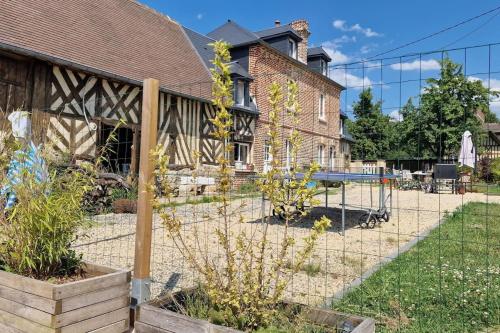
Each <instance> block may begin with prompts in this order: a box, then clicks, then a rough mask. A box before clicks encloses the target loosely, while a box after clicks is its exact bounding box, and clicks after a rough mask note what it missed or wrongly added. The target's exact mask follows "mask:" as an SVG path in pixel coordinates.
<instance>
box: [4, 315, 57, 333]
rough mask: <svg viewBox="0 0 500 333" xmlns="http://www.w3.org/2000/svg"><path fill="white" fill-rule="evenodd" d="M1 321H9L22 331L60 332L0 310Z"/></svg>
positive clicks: (9, 323) (39, 332) (12, 325)
mask: <svg viewBox="0 0 500 333" xmlns="http://www.w3.org/2000/svg"><path fill="white" fill-rule="evenodd" d="M0 323H8V325H9V326H10V327H12V328H15V329H18V330H20V331H22V332H36V333H58V330H56V329H53V328H50V327H47V326H43V325H40V324H37V323H34V322H32V321H30V320H28V319H25V318H21V317H19V316H16V315H13V314H12V313H8V312H5V311H3V310H0Z"/></svg>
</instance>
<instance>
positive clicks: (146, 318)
mask: <svg viewBox="0 0 500 333" xmlns="http://www.w3.org/2000/svg"><path fill="white" fill-rule="evenodd" d="M137 321H140V322H143V323H148V325H151V326H154V327H158V328H161V329H164V330H166V331H167V332H172V333H195V332H196V333H203V332H205V333H209V332H210V323H209V322H207V321H204V320H199V319H194V318H190V317H188V316H185V315H182V314H178V313H175V312H172V311H167V310H163V309H159V308H156V307H154V306H152V305H149V304H144V305H141V306H140V307H139V310H138V313H137Z"/></svg>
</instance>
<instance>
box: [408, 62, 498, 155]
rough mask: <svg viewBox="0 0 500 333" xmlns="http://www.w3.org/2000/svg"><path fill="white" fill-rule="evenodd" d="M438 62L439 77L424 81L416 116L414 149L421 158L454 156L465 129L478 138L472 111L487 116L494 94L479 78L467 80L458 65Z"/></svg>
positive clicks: (478, 126)
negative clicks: (418, 151) (416, 144)
mask: <svg viewBox="0 0 500 333" xmlns="http://www.w3.org/2000/svg"><path fill="white" fill-rule="evenodd" d="M440 63H441V74H440V77H439V78H438V79H433V78H432V79H428V80H427V83H428V87H426V88H425V91H424V93H423V94H422V97H421V105H420V110H419V111H420V112H419V115H418V117H419V123H420V125H421V126H420V132H419V131H416V132H415V135H418V134H419V133H420V136H419V140H418V145H419V147H418V148H420V151H421V156H422V157H438V158H442V157H449V156H456V155H457V154H458V151H459V149H460V142H461V139H462V134H463V133H464V132H465V131H466V130H468V131H470V132H471V133H472V135H473V138H475V139H476V140H477V139H479V138H480V137H481V136H482V135H483V130H482V126H481V121H480V120H479V118H478V117H477V116H476V112H477V111H483V112H484V113H485V114H487V115H488V118H491V115H490V111H489V107H488V105H489V103H488V100H489V96H490V94H491V95H493V96H496V94H497V93H496V92H491V91H490V90H489V89H488V88H485V87H484V86H483V84H482V82H481V81H479V80H477V81H471V80H468V79H467V77H465V75H464V74H463V72H462V66H461V65H459V64H456V63H454V62H453V61H452V60H450V59H449V58H445V59H443V60H442V61H441V62H440ZM404 121H405V120H404ZM408 121H410V120H408ZM413 141H415V140H413Z"/></svg>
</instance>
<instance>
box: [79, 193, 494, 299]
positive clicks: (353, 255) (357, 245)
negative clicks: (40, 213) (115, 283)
mask: <svg viewBox="0 0 500 333" xmlns="http://www.w3.org/2000/svg"><path fill="white" fill-rule="evenodd" d="M318 198H319V199H320V200H321V201H322V206H323V207H319V208H315V209H313V210H312V211H311V212H310V215H309V217H308V218H307V219H306V220H304V221H301V222H300V223H296V224H294V226H293V227H291V228H290V229H289V232H290V234H291V235H292V236H294V237H296V238H297V239H299V241H298V242H297V243H296V244H295V245H294V248H293V250H292V252H293V253H296V252H297V251H298V250H299V249H300V248H301V247H302V244H303V242H302V238H303V237H305V236H307V235H308V234H309V230H310V227H311V226H312V223H313V221H314V220H315V219H316V218H319V217H321V216H322V215H326V216H328V217H329V218H330V219H331V220H332V227H331V228H330V229H329V230H328V232H327V233H326V234H325V235H323V236H322V237H321V238H320V239H319V241H318V244H317V247H316V249H315V251H314V254H313V256H312V257H311V259H310V261H309V263H308V265H307V267H305V269H304V271H301V272H300V273H298V274H297V275H296V276H295V277H294V278H293V280H292V281H291V283H290V285H289V287H288V290H287V297H288V298H291V299H293V300H295V301H299V302H304V303H307V304H318V303H321V302H323V301H325V300H326V299H327V298H330V297H332V296H333V295H334V294H335V293H337V292H339V291H342V290H344V289H345V288H347V287H348V285H349V284H350V283H351V282H352V281H353V280H355V279H356V278H358V277H359V276H361V274H362V273H363V272H366V271H367V270H369V269H371V268H373V267H374V266H376V265H380V262H381V260H383V259H384V258H385V257H387V256H390V255H392V254H394V253H397V250H398V248H401V247H402V246H404V244H406V243H407V242H409V241H410V240H412V239H414V238H415V237H417V236H418V235H419V234H420V233H422V232H423V231H425V230H428V229H429V228H431V227H432V226H435V225H436V224H437V223H439V221H440V219H441V218H442V217H443V215H444V214H445V213H446V212H452V211H454V210H455V209H456V208H457V207H460V206H461V205H463V204H465V203H467V202H471V201H479V202H497V203H500V196H486V195H484V194H479V193H467V194H465V195H453V194H426V193H423V192H420V191H396V190H395V191H394V192H393V211H392V216H391V219H390V221H389V222H383V223H381V224H379V225H377V226H376V227H375V228H374V229H361V228H360V227H359V226H358V218H359V216H360V215H361V214H362V211H361V210H359V209H356V208H349V210H348V211H347V223H346V232H345V236H342V235H341V210H340V202H341V195H340V191H338V193H337V194H333V195H332V194H330V196H329V199H328V207H329V208H325V207H324V206H325V198H324V195H318ZM346 203H347V204H349V205H353V206H358V207H363V208H369V207H370V206H373V207H374V208H375V206H377V205H378V188H377V187H375V186H374V187H370V186H369V185H366V184H351V185H348V186H347V188H346ZM242 205H243V207H241V211H243V213H242V215H243V220H244V222H245V223H239V222H237V218H235V219H234V220H235V222H234V223H233V224H232V228H233V230H234V231H235V232H239V231H245V232H246V233H247V234H248V235H250V234H252V233H254V232H256V233H255V235H256V236H255V237H256V238H255V239H258V238H259V237H260V235H261V233H260V230H261V229H260V228H261V226H260V224H259V220H260V217H261V216H262V212H263V209H262V208H263V207H262V201H261V199H260V198H247V199H238V200H234V201H233V202H232V207H231V208H232V209H235V210H238V208H239V207H240V206H242ZM177 209H178V213H179V214H180V215H181V216H183V217H184V218H183V220H184V221H185V223H184V225H183V234H184V235H186V236H187V239H188V240H187V241H188V242H191V244H194V243H193V242H194V241H193V237H194V234H195V231H196V232H198V235H199V236H200V237H199V238H201V239H202V240H204V241H205V242H206V243H203V244H208V246H209V249H210V252H211V255H212V257H213V258H218V257H219V254H220V249H219V248H218V245H217V242H216V241H215V239H214V238H213V233H211V232H210V230H213V226H214V225H217V224H219V223H221V221H220V220H219V219H218V218H217V217H216V216H215V215H216V214H215V210H216V204H197V205H184V206H180V207H178V208H177ZM264 211H265V212H267V211H268V204H266V205H265V207H264ZM236 215H237V214H234V216H236ZM135 222H136V216H135V215H133V214H108V215H100V216H96V217H95V223H94V225H93V227H92V228H91V229H90V230H88V231H87V235H88V236H87V237H82V238H80V239H79V244H78V245H77V249H78V250H79V251H80V252H81V253H83V255H84V258H85V259H87V260H90V261H93V262H97V263H99V264H104V265H109V266H113V267H127V268H132V267H133V258H134V241H135V234H134V231H135ZM153 229H154V230H153V245H152V263H151V271H152V279H153V285H152V294H153V295H159V294H160V293H162V292H164V291H167V290H172V289H177V288H183V287H188V286H192V285H193V284H194V283H196V279H197V278H196V275H195V274H194V273H193V271H192V270H190V268H189V266H188V264H187V262H186V261H185V260H184V259H183V257H182V256H181V255H180V253H179V251H178V250H177V249H176V247H175V246H174V244H173V242H172V241H171V240H170V239H169V238H168V237H167V234H166V231H165V229H164V228H163V227H162V224H161V222H160V219H159V217H158V216H156V215H155V218H154V227H153ZM283 233H284V227H283V225H282V224H280V223H279V222H278V221H276V223H273V224H271V225H270V228H269V230H268V235H269V239H270V240H271V244H272V248H273V251H277V249H278V247H279V243H280V241H281V239H282V237H283ZM202 242H203V241H202ZM271 256H272V253H270V255H269V257H271ZM290 260H291V259H290Z"/></svg>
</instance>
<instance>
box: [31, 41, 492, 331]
mask: <svg viewBox="0 0 500 333" xmlns="http://www.w3.org/2000/svg"><path fill="white" fill-rule="evenodd" d="M446 57H449V58H450V59H452V60H453V61H455V62H457V63H459V64H461V65H462V71H463V73H464V75H465V76H466V77H467V78H468V79H470V80H480V81H482V82H483V85H484V86H485V87H487V88H489V89H490V90H491V91H500V85H499V83H500V44H490V45H484V46H475V47H470V48H460V49H453V50H443V51H438V52H429V53H427V52H426V53H419V54H414V55H409V56H401V57H394V58H384V59H378V60H370V61H365V62H358V63H352V64H346V65H334V66H331V67H330V68H329V76H330V78H332V79H333V80H335V81H337V82H338V83H340V84H341V85H343V86H344V87H345V89H344V90H342V92H341V93H340V96H339V99H338V101H336V102H332V104H331V105H329V106H328V107H327V108H326V109H325V110H323V111H321V112H326V114H327V117H329V116H332V117H338V115H339V112H341V111H342V112H343V113H345V114H347V116H348V117H349V118H350V119H351V120H354V115H353V109H352V105H353V104H354V103H355V102H356V101H357V100H358V96H359V94H360V92H361V91H363V90H365V89H366V88H371V89H372V92H373V102H374V104H375V103H377V102H378V103H380V110H381V111H382V112H383V113H384V114H389V115H391V117H392V118H393V121H394V124H395V123H396V121H400V120H401V110H402V108H403V105H404V103H405V102H406V100H408V98H410V97H413V98H414V100H415V106H416V107H418V106H419V105H420V104H419V103H420V100H421V96H422V94H423V93H424V90H423V89H424V87H425V86H426V85H427V83H426V82H427V81H426V80H427V79H429V78H438V77H439V71H440V67H439V61H440V60H442V59H444V58H446ZM436 63H437V64H438V65H436ZM289 75H291V74H290V73H288V72H287V73H278V74H276V73H261V74H257V75H253V76H254V79H255V80H256V82H259V83H256V84H263V83H260V82H267V81H265V80H263V81H259V78H264V77H271V80H272V79H273V78H275V79H276V80H278V81H280V80H281V81H280V82H283V81H284V82H286V80H287V77H289ZM293 78H294V79H295V80H297V81H299V82H300V80H301V76H300V74H297V73H295V74H293ZM204 84H207V85H209V84H211V83H210V82H207V83H200V82H196V83H193V84H192V86H190V87H186V86H184V87H183V89H182V91H183V92H185V93H189V91H201V89H202V88H201V86H200V85H204ZM170 88H171V89H172V90H173V91H175V90H176V88H179V87H170ZM303 88H304V89H302V87H301V86H300V85H299V94H303V95H306V94H307V93H308V89H311V90H312V88H310V87H308V86H304V87H303ZM253 89H254V90H253V91H258V92H259V94H262V93H263V92H264V91H266V89H267V88H265V87H255V86H254V88H253ZM314 93H315V94H316V95H314V96H315V97H314V99H316V97H317V94H318V91H317V90H315V92H314ZM253 98H254V99H257V100H258V98H259V96H253ZM260 98H262V96H260ZM488 101H489V108H490V109H491V110H492V111H493V112H497V114H498V106H499V104H500V100H499V99H498V97H496V96H489V98H488ZM257 106H259V105H257ZM52 111H53V110H39V111H38V112H40V113H41V114H42V115H43V114H45V113H47V114H53V113H51V112H52ZM304 113H306V115H305V116H304V117H310V118H311V119H313V121H312V122H311V124H312V125H311V126H312V128H310V129H308V131H309V136H307V138H306V139H305V140H304V142H303V149H301V150H300V151H299V155H298V156H297V158H298V160H299V164H301V165H306V164H308V163H309V162H310V161H313V160H315V161H319V162H320V164H322V167H323V169H324V170H325V171H335V172H341V173H365V174H366V173H377V172H378V171H377V170H378V167H379V166H384V167H385V168H386V172H388V173H395V174H398V175H399V176H400V178H398V180H397V181H396V182H394V183H391V184H390V185H389V184H388V185H387V189H388V188H389V186H390V187H391V188H392V197H391V198H390V204H389V199H387V197H384V200H386V199H387V201H385V203H386V204H387V206H388V208H390V210H389V211H390V218H389V220H388V221H384V220H382V219H377V221H376V223H375V224H374V225H373V228H371V227H368V228H367V227H362V226H361V225H360V224H361V222H360V221H362V219H364V218H366V213H367V212H368V213H370V212H372V211H377V210H378V209H379V208H380V207H379V191H380V189H381V185H380V182H379V181H346V182H345V203H346V204H347V205H348V207H347V210H346V225H345V235H342V230H341V215H342V213H341V208H342V206H341V204H342V191H341V187H339V183H338V182H331V183H324V182H317V183H316V186H317V194H316V198H317V199H318V200H319V204H318V205H316V206H314V207H310V208H308V210H309V215H308V217H307V218H305V219H303V220H300V221H296V222H294V223H293V224H292V226H291V228H290V232H291V234H292V236H293V237H294V238H296V239H298V240H300V239H302V238H303V237H304V236H306V235H307V234H308V231H309V229H310V228H311V227H312V224H313V221H314V220H315V219H317V218H320V217H321V216H323V215H325V216H327V217H329V218H330V219H331V220H332V226H331V227H330V228H329V229H328V230H327V232H326V233H325V234H324V235H322V236H321V237H320V239H319V241H318V245H317V247H316V248H315V250H314V253H313V254H312V256H311V257H310V258H309V259H308V261H307V262H306V264H304V265H303V266H302V268H301V270H300V272H299V273H298V274H296V275H295V276H294V277H293V279H292V281H291V283H290V284H289V286H288V288H287V289H286V298H287V299H290V300H293V301H296V302H300V303H304V304H308V305H313V306H322V307H327V308H333V309H336V310H340V311H343V312H347V313H354V314H359V315H362V316H369V317H372V318H374V319H375V320H376V321H377V330H378V331H380V332H476V331H481V332H483V331H484V332H498V330H500V326H499V325H500V243H499V239H500V185H499V184H498V183H495V182H491V181H490V182H486V181H483V180H480V179H479V175H476V174H473V175H471V176H468V178H467V177H465V178H459V179H456V180H455V181H453V182H444V183H443V184H441V187H439V188H438V190H436V191H434V192H435V193H428V192H429V191H426V185H428V184H430V183H432V182H433V181H432V175H430V174H427V175H425V174H424V173H425V172H426V171H429V170H430V169H432V166H433V165H434V164H435V163H436V162H437V161H441V162H442V161H445V160H446V161H450V162H456V160H457V156H411V157H410V156H400V157H398V156H395V155H391V156H382V155H381V156H376V158H373V157H372V158H370V160H371V161H364V162H362V163H361V164H355V163H354V162H351V161H350V159H351V151H350V148H349V146H348V147H347V148H345V150H343V149H344V148H341V147H339V146H338V145H340V143H338V144H337V146H336V147H335V152H336V153H338V154H339V155H342V156H338V155H335V156H329V155H328V154H327V152H326V151H324V153H323V154H321V155H320V154H319V152H318V145H323V143H322V141H321V139H320V136H319V135H314V133H316V132H317V131H319V128H320V126H322V124H321V122H320V121H319V120H318V116H319V114H320V109H319V106H318V105H317V104H314V105H312V106H311V107H305V106H304ZM38 116H40V114H38V115H37V117H38ZM34 117H35V115H34ZM262 117H263V120H264V124H265V120H266V119H267V116H266V115H263V116H262ZM42 118H43V116H40V119H42ZM285 118H286V115H283V119H285ZM332 119H333V118H332ZM48 121H49V122H50V120H48ZM46 124H47V120H45V122H44V121H40V122H36V121H34V123H33V131H34V132H36V131H42V132H43V131H45V132H46V131H47V129H48V128H49V127H47V126H46ZM53 124H54V125H57V126H62V127H64V128H66V125H65V124H60V123H59V124H56V122H53ZM114 124H115V123H114V122H105V121H104V122H102V123H101V124H100V126H99V128H98V130H97V134H95V135H94V134H93V135H92V138H93V139H92V141H91V142H90V141H89V142H90V143H89V145H94V144H96V143H101V144H102V143H103V142H104V141H105V139H106V138H107V136H108V135H109V133H110V131H111V130H112V128H113V126H114ZM77 125H82V124H77ZM83 125H85V123H83ZM83 125H82V126H83ZM72 126H75V124H73V125H72ZM328 126H332V133H335V135H336V136H338V137H340V132H341V129H342V127H340V128H339V126H343V125H339V124H338V123H335V124H329V125H328ZM133 129H134V128H133V127H130V126H125V127H123V129H121V130H118V132H117V141H116V142H115V143H114V144H113V147H112V148H113V149H112V151H113V153H110V155H109V156H108V159H107V164H106V165H105V167H106V169H105V170H103V173H104V174H113V175H119V176H120V177H122V178H120V179H122V180H124V181H125V182H127V181H128V183H127V184H128V185H126V186H123V185H122V184H121V180H119V181H117V180H116V176H112V178H109V177H108V178H106V176H105V175H104V176H103V179H102V181H100V183H99V186H100V188H99V189H98V191H101V192H102V193H100V194H96V198H98V199H96V201H95V210H94V213H93V216H92V221H93V223H92V226H91V227H90V229H88V230H85V231H84V232H82V237H79V239H78V242H77V244H76V245H75V249H76V250H77V251H78V252H80V253H81V254H82V255H83V257H84V258H85V259H86V260H89V261H92V262H96V263H98V264H104V265H109V266H114V267H124V268H130V269H132V268H133V265H134V251H135V230H136V224H137V215H136V213H135V210H134V201H135V200H136V198H137V187H136V184H135V182H134V180H136V179H137V173H138V170H135V169H131V164H133V163H132V159H134V158H136V157H137V156H138V151H137V147H133V146H134V145H136V144H137V141H135V142H134V133H133ZM66 130H68V129H67V128H66ZM346 130H347V129H346ZM49 131H50V128H49ZM61 131H62V129H61ZM304 131H305V129H304ZM45 132H44V133H42V134H40V135H41V136H46V135H47V134H46V133H45ZM89 132H90V129H89ZM288 133H289V128H287V126H284V127H283V132H282V133H281V134H282V141H283V149H282V156H280V157H276V158H281V159H282V160H283V161H284V162H285V163H286V160H287V156H286V138H287V135H288ZM304 133H305V132H304ZM310 133H313V134H310ZM374 134H378V133H374ZM304 135H305V134H304ZM332 135H333V134H332ZM63 136H64V135H63ZM415 136H416V137H417V138H419V137H420V135H419V132H418V131H416V133H415ZM57 138H59V136H57ZM417 141H418V139H417ZM339 142H340V141H339ZM418 142H419V141H418ZM485 142H486V141H485ZM405 144H406V142H396V143H394V146H391V147H390V148H389V151H391V150H392V151H397V150H398V149H399V148H400V147H402V146H404V145H405ZM477 144H478V145H481V144H483V143H482V142H477ZM418 145H419V147H418V150H417V151H421V149H420V148H422V147H420V145H421V143H420V142H419V143H418ZM56 146H57V142H56ZM74 148H75V149H74V150H73V151H72V152H71V154H72V157H73V159H79V158H84V157H85V156H82V154H80V155H79V154H78V152H77V151H76V150H78V151H87V150H88V149H84V148H85V147H74ZM87 148H89V147H87ZM497 148H498V147H494V149H493V148H492V147H488V149H489V150H488V151H489V152H490V153H491V154H492V155H489V156H490V157H492V158H494V157H498V156H500V155H495V154H497V153H496V150H495V149H497ZM134 149H135V150H134ZM252 149H253V148H250V151H252ZM341 149H342V152H341ZM91 150H92V149H91ZM498 151H500V149H499V150H498ZM252 153H253V154H256V152H255V151H252ZM133 154H137V156H136V157H133ZM76 155H78V156H77V157H75V156H76ZM83 155H85V154H83ZM137 158H138V157H137ZM330 158H331V160H332V162H331V163H330V162H329V159H330ZM481 158H482V156H481V155H480V154H479V155H478V157H477V159H478V161H479V160H481ZM360 159H364V158H363V156H360ZM70 160H71V158H70ZM374 160H384V161H385V164H381V165H379V164H377V162H376V161H374ZM414 171H422V175H412V174H411V172H414ZM171 176H172V177H174V178H176V179H177V180H178V183H179V186H178V188H177V190H178V193H177V196H176V197H175V198H174V201H175V205H176V207H177V211H178V213H179V214H180V216H181V218H182V220H183V221H184V222H183V224H182V233H184V234H186V235H190V234H191V235H192V233H193V232H194V230H195V229H197V232H198V233H201V234H200V236H201V238H202V239H205V241H207V242H208V243H209V246H210V254H211V255H212V256H213V258H220V257H221V252H220V251H221V249H220V246H218V245H217V242H215V241H214V240H213V238H211V237H213V226H214V225H220V223H221V221H220V220H219V219H218V218H208V216H211V217H213V216H214V215H216V214H215V211H216V210H217V207H218V202H217V200H216V198H217V194H216V190H217V188H216V185H215V184H216V183H217V175H216V173H215V171H214V170H213V169H203V170H202V171H199V172H198V176H203V177H206V178H207V179H210V181H209V182H208V183H207V184H204V185H200V184H193V183H191V182H190V180H189V179H190V177H192V173H191V172H190V170H188V168H184V169H181V170H179V171H177V172H175V173H173V174H172V175H171ZM232 181H233V190H232V192H231V207H234V208H236V207H241V214H242V216H243V221H244V223H235V225H234V228H235V230H246V231H247V232H248V233H252V232H254V231H255V230H256V229H258V228H260V226H261V224H260V221H261V219H262V217H263V214H267V212H268V211H270V210H269V201H266V200H263V198H262V193H261V191H260V190H259V188H258V186H257V185H256V177H255V174H254V173H252V172H247V173H244V172H239V173H238V174H235V175H234V176H233V177H232ZM116 183H119V184H120V185H119V186H117V185H116ZM457 184H458V185H463V188H464V189H465V193H463V192H461V194H458V193H456V192H457V189H458V187H459V186H457ZM388 193H389V192H388V191H387V192H386V195H387V194H388ZM120 200H122V201H121V202H118V203H117V201H120ZM270 228H271V231H270V234H271V235H272V237H271V240H272V241H271V243H270V244H271V247H272V248H275V249H277V248H278V246H279V245H280V243H281V241H282V239H283V225H282V224H281V223H280V220H279V218H277V217H273V223H272V224H271V226H270ZM303 246H304V244H303V243H302V242H300V241H298V242H297V243H296V244H295V245H294V246H293V248H292V249H291V253H292V254H293V253H297V252H298V251H300V249H301V248H303ZM290 260H293V256H290ZM291 264H292V263H291ZM151 278H152V285H151V292H152V296H153V297H156V296H159V295H163V294H165V293H167V292H170V291H176V290H180V289H183V288H188V287H192V286H194V285H196V283H197V282H198V280H199V276H197V274H196V273H195V271H194V270H193V269H192V268H191V267H190V266H189V264H188V262H187V261H186V260H185V259H184V258H183V256H182V255H181V253H180V252H179V250H178V249H177V247H176V246H175V245H174V244H173V242H172V240H171V239H170V238H169V237H168V233H167V231H166V230H165V226H164V225H163V224H162V222H161V219H160V217H159V216H158V214H154V217H153V240H152V256H151Z"/></svg>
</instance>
